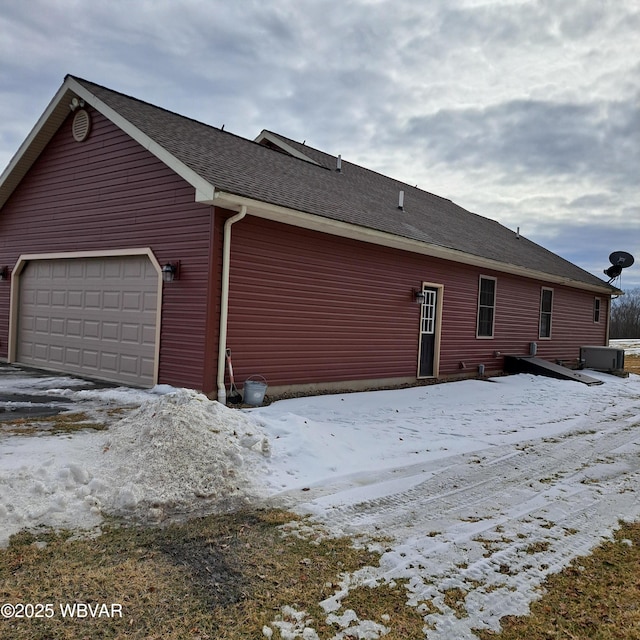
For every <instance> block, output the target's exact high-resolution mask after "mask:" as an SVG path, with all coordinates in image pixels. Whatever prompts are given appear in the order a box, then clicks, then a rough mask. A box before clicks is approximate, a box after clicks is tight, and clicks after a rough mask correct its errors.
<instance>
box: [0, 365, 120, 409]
mask: <svg viewBox="0 0 640 640" xmlns="http://www.w3.org/2000/svg"><path fill="white" fill-rule="evenodd" d="M115 386H116V385H112V384H109V383H106V382H98V381H95V380H88V379H86V378H79V377H76V376H70V375H68V374H61V373H60V374H58V373H55V372H51V371H43V370H41V369H32V368H30V367H22V366H18V365H14V364H6V363H0V421H3V420H4V421H6V420H18V419H20V418H32V417H47V416H54V415H57V414H58V413H60V412H61V411H69V410H70V409H73V407H74V406H75V405H76V404H77V401H76V400H74V399H72V398H71V397H69V396H66V395H65V394H64V390H66V389H73V390H74V391H79V390H82V389H99V388H109V387H115ZM52 390H55V391H56V392H57V391H58V390H60V393H59V394H57V393H51V391H52Z"/></svg>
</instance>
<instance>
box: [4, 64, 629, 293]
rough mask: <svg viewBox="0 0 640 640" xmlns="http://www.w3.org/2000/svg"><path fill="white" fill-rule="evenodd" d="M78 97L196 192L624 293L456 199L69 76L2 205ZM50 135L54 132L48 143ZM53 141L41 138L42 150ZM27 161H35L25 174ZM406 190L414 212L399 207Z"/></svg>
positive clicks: (7, 182) (7, 179)
mask: <svg viewBox="0 0 640 640" xmlns="http://www.w3.org/2000/svg"><path fill="white" fill-rule="evenodd" d="M72 95H75V96H79V97H81V98H83V99H84V100H85V101H86V102H87V103H88V104H89V105H91V106H92V107H94V108H96V109H97V110H98V111H101V112H102V113H103V114H104V115H105V116H106V117H108V118H110V119H112V120H114V121H115V122H116V124H118V123H120V124H121V123H122V122H126V123H127V127H128V129H129V131H132V130H135V132H136V134H137V132H140V133H141V134H142V135H141V136H138V139H139V140H141V141H143V144H146V146H147V147H148V148H149V149H150V151H152V152H154V153H156V155H157V156H158V157H159V158H161V159H164V160H165V161H166V159H167V158H171V159H172V160H175V161H177V163H178V164H179V165H181V166H183V167H186V172H187V176H193V180H192V182H193V183H194V186H196V187H198V185H200V186H201V185H203V184H204V185H207V186H208V185H210V186H211V188H212V191H214V192H224V193H226V194H233V195H236V196H240V197H244V198H248V199H251V200H252V201H259V202H261V203H266V204H268V205H273V206H276V207H283V208H286V209H288V210H291V211H293V212H301V213H302V214H310V215H312V216H318V217H320V218H324V219H328V220H332V221H337V222H339V223H345V224H347V225H354V226H355V227H358V228H362V229H369V230H372V231H375V232H381V233H382V234H388V235H389V236H393V237H397V238H404V239H407V240H410V241H415V242H417V243H420V244H421V245H423V246H424V247H425V248H426V249H427V250H428V248H429V247H433V248H434V249H435V248H441V249H446V250H450V251H451V252H452V255H456V254H458V255H460V256H461V257H463V256H473V257H475V258H478V259H481V260H487V261H490V262H491V263H492V264H493V265H494V267H495V268H497V269H498V270H500V269H501V268H503V269H504V270H505V271H513V268H514V267H515V268H517V270H519V271H520V270H524V271H530V272H532V275H533V276H535V275H537V274H538V275H539V274H548V275H549V276H550V277H552V279H553V280H554V281H556V282H557V281H567V283H568V284H572V283H575V284H576V285H577V286H581V287H582V288H588V289H591V288H593V289H594V290H599V291H603V292H615V291H616V289H615V288H614V287H611V286H610V285H608V284H607V283H605V282H604V281H603V280H601V279H599V278H597V277H595V276H594V275H592V274H590V273H589V272H587V271H585V270H583V269H581V268H580V267H578V266H577V265H574V264H573V263H571V262H568V261H567V260H564V259H563V258H561V257H559V256H557V255H556V254H554V253H552V252H550V251H548V250H546V249H544V248H543V247H541V246H540V245H538V244H536V243H534V242H531V241H530V240H527V239H526V238H524V237H522V236H520V235H518V234H516V233H515V232H513V231H511V230H509V229H507V228H506V227H504V226H502V225H501V224H499V223H498V222H495V221H493V220H490V219H488V218H485V217H482V216H480V215H477V214H475V213H471V212H469V211H467V210H465V209H463V208H462V207H460V206H458V205H456V204H454V203H453V202H452V201H451V200H448V199H446V198H442V197H439V196H436V195H434V194H431V193H428V192H426V191H423V190H421V189H418V188H416V187H412V186H410V185H408V184H404V183H402V182H400V181H398V180H395V179H393V178H390V177H387V176H384V175H381V174H380V173H376V172H374V171H371V170H369V169H366V168H364V167H360V166H358V165H356V164H352V163H350V162H347V161H345V160H343V161H342V171H340V172H338V171H336V161H337V158H336V157H335V156H332V155H330V154H327V153H324V152H322V151H319V150H317V149H313V148H310V147H308V146H306V145H304V144H300V143H298V142H296V141H293V140H290V139H288V138H285V137H283V136H280V135H278V134H276V133H273V132H263V134H262V135H261V136H259V137H258V139H257V140H258V141H253V140H248V139H246V138H242V137H240V136H237V135H234V134H232V133H229V132H226V131H223V130H221V129H219V128H216V127H212V126H209V125H206V124H203V123H201V122H198V121H196V120H193V119H190V118H186V117H184V116H180V115H178V114H176V113H173V112H171V111H167V110H165V109H162V108H160V107H156V106H153V105H151V104H149V103H146V102H143V101H141V100H137V99H135V98H132V97H129V96H126V95H124V94H122V93H118V92H116V91H113V90H110V89H107V88H105V87H102V86H100V85H97V84H94V83H92V82H89V81H87V80H83V79H80V78H75V77H73V76H67V78H66V79H65V84H64V85H63V86H62V87H61V89H60V91H59V92H58V94H57V96H56V98H54V101H52V104H51V105H50V106H49V109H48V110H47V112H45V114H44V115H43V117H42V118H41V121H40V122H39V123H38V125H37V126H36V129H34V132H32V134H31V136H30V138H29V139H28V140H27V141H26V142H25V144H24V145H23V147H21V149H20V150H19V152H18V154H17V158H14V160H13V161H12V164H10V166H9V168H8V169H7V171H5V173H4V174H3V176H2V180H1V181H0V196H2V198H1V199H0V205H1V204H2V203H3V202H4V200H5V199H6V195H4V194H3V192H2V189H3V188H4V190H5V194H6V191H7V189H8V188H11V182H12V181H11V175H10V174H11V170H13V169H15V170H16V171H17V174H18V175H17V177H18V179H19V177H20V174H21V173H22V174H23V173H24V172H25V171H26V166H24V165H25V162H31V161H32V160H29V153H28V150H29V146H30V145H35V146H36V147H38V140H39V133H38V132H39V131H40V132H41V133H42V132H43V131H49V133H48V134H47V135H48V136H49V137H50V135H52V134H51V133H50V131H51V130H52V126H51V124H52V122H53V123H54V124H55V121H57V119H60V118H61V117H62V115H63V113H64V112H63V110H62V109H61V108H59V107H60V105H59V103H60V102H64V101H65V100H66V103H65V104H64V105H63V106H64V109H65V110H66V113H64V116H65V117H66V115H67V114H68V113H69V111H68V104H69V96H72ZM56 114H58V115H57V116H56ZM46 125H49V126H48V128H47V126H46ZM58 126H59V125H58ZM132 128H133V129H132ZM43 136H44V133H42V135H40V138H42V137H43ZM260 141H262V142H263V143H267V142H268V143H269V144H261V143H260ZM43 144H44V140H42V139H40V142H39V145H40V146H42V145H43ZM274 146H275V147H278V148H279V150H276V149H274V148H273V147H274ZM36 151H37V148H36ZM287 151H288V153H287ZM33 155H34V154H33V153H32V154H31V156H33ZM23 156H24V158H26V160H24V162H22V165H23V166H22V169H21V170H20V171H18V168H19V167H20V165H21V158H22V157H23ZM13 182H15V180H14V181H13ZM196 183H197V184H196ZM401 190H402V191H404V210H400V209H399V208H398V195H399V192H400V191H401ZM426 252H428V251H426ZM462 261H464V260H462Z"/></svg>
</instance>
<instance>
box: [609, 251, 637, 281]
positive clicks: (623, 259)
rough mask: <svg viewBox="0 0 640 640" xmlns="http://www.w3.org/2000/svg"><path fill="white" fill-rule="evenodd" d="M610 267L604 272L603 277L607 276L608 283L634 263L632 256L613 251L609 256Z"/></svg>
mask: <svg viewBox="0 0 640 640" xmlns="http://www.w3.org/2000/svg"><path fill="white" fill-rule="evenodd" d="M609 262H610V263H611V266H610V267H609V268H608V269H605V270H604V273H605V275H607V276H609V282H611V281H612V280H614V279H615V278H617V277H618V276H619V275H620V274H621V273H622V270H623V269H626V268H627V267H630V266H631V265H632V264H633V263H634V259H633V256H632V255H631V254H630V253H627V252H626V251H614V252H613V253H612V254H611V255H610V256H609Z"/></svg>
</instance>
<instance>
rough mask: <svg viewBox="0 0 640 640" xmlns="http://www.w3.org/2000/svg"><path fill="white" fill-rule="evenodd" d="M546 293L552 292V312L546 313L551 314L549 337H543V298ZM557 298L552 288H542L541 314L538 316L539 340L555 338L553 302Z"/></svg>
mask: <svg viewBox="0 0 640 640" xmlns="http://www.w3.org/2000/svg"><path fill="white" fill-rule="evenodd" d="M545 291H551V311H549V312H546V311H545V313H548V314H549V335H548V336H543V335H542V297H543V295H544V292H545ZM554 298H555V291H554V289H553V288H552V287H540V313H539V315H538V340H551V338H552V337H553V302H554Z"/></svg>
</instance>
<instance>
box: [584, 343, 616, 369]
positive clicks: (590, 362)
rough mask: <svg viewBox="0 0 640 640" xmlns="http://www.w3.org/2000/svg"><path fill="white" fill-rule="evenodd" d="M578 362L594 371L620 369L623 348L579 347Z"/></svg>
mask: <svg viewBox="0 0 640 640" xmlns="http://www.w3.org/2000/svg"><path fill="white" fill-rule="evenodd" d="M580 362H582V365H583V366H584V367H586V368H587V369H595V370H596V371H622V370H623V369H624V349H616V348H615V347H580Z"/></svg>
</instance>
